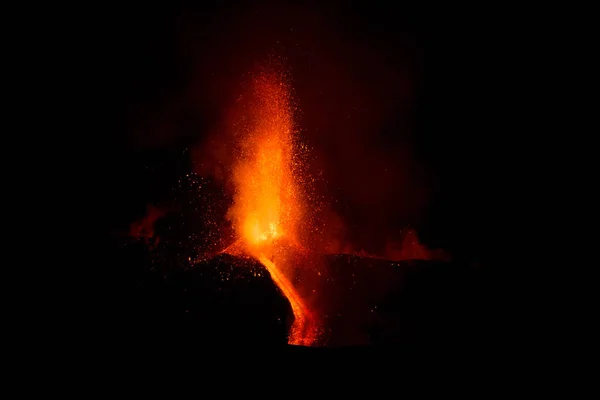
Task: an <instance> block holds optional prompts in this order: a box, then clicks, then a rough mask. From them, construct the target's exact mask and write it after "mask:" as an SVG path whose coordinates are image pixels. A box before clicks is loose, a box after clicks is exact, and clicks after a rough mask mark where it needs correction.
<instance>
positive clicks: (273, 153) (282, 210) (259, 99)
mask: <svg viewBox="0 0 600 400" xmlns="http://www.w3.org/2000/svg"><path fill="white" fill-rule="evenodd" d="M252 88H253V91H252V93H251V94H250V95H249V96H248V98H246V99H245V104H246V107H247V108H246V111H247V115H246V116H245V118H244V120H243V122H240V123H239V124H237V125H236V127H237V129H238V131H237V132H236V135H237V137H238V142H239V143H238V144H239V154H238V158H237V162H236V164H235V165H234V168H233V180H234V183H235V195H234V202H233V206H232V207H231V208H230V210H229V213H228V217H229V218H230V219H231V221H232V223H233V226H234V229H235V231H236V234H237V236H238V238H239V239H238V241H237V242H236V243H234V244H233V245H232V246H230V247H229V248H228V249H226V250H225V251H224V252H227V253H231V254H235V253H237V254H240V253H243V254H247V255H251V256H252V257H254V258H256V259H257V260H259V261H260V262H261V263H262V264H263V265H264V266H265V268H266V269H267V270H268V271H269V273H270V275H271V278H272V279H273V281H274V282H275V284H276V285H277V286H278V287H279V288H280V290H281V291H282V292H283V294H284V295H285V296H286V297H287V299H288V300H289V302H290V304H291V307H292V311H293V313H294V323H293V325H292V328H291V330H290V333H289V340H288V342H289V343H290V344H297V345H306V346H310V345H311V344H314V343H315V341H316V339H317V329H316V322H315V320H314V318H313V317H312V315H311V313H310V311H309V310H308V308H307V306H306V304H305V302H304V301H303V299H302V298H301V297H300V296H299V294H298V292H297V290H296V288H295V287H294V285H293V284H292V282H291V280H290V279H289V278H288V276H286V274H288V275H289V273H290V270H291V269H292V268H293V266H292V265H286V264H287V262H286V259H285V258H282V259H277V263H278V265H275V263H274V262H273V261H272V260H271V259H269V258H268V257H267V254H273V253H274V252H276V251H277V250H278V249H281V248H282V246H294V247H299V245H298V243H299V241H298V232H299V229H300V220H301V218H302V215H303V211H304V210H303V203H302V195H301V193H302V192H301V190H302V188H301V187H300V186H299V184H298V180H297V179H296V177H297V173H298V171H297V169H296V168H295V162H297V160H296V159H295V154H294V149H295V137H294V134H295V130H294V129H295V127H294V121H293V107H292V102H291V96H290V87H289V86H288V84H287V83H286V81H285V79H284V76H283V75H282V74H280V73H277V72H263V73H260V74H258V75H256V76H255V77H254V79H253V82H252Z"/></svg>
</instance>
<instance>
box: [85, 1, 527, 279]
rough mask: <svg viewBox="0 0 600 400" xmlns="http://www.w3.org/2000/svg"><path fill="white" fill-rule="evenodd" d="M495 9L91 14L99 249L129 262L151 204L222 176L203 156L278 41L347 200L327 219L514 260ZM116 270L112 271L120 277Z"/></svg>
mask: <svg viewBox="0 0 600 400" xmlns="http://www.w3.org/2000/svg"><path fill="white" fill-rule="evenodd" d="M496 11H497V10H489V9H485V10H484V9H480V10H478V9H474V8H468V9H467V8H461V7H454V6H448V5H446V6H438V7H437V8H435V7H425V6H414V5H407V4H404V5H398V4H394V5H391V4H390V5H385V4H384V3H380V2H369V3H368V4H352V3H346V2H328V3H327V5H326V6H323V5H317V4H316V3H310V2H306V3H295V4H294V5H289V4H286V5H281V4H280V5H275V4H269V3H268V2H260V3H254V4H246V3H221V2H214V3H208V2H203V3H202V5H193V4H190V3H184V2H169V3H165V4H159V3H157V4H156V5H143V6H139V7H134V6H123V7H110V8H105V9H99V10H97V11H95V12H91V13H90V15H89V16H88V17H85V18H84V17H82V21H83V23H82V25H86V26H85V29H86V33H87V32H90V33H91V36H90V40H88V41H86V42H85V44H83V47H85V48H84V49H82V50H84V51H85V54H90V55H91V58H89V59H86V62H89V67H90V68H89V75H87V76H85V77H84V80H83V82H82V85H83V86H84V88H85V89H86V90H87V91H88V93H89V94H91V96H90V97H91V100H90V101H89V110H88V111H89V112H90V118H89V120H88V121H90V124H89V125H88V127H89V129H88V130H87V131H86V133H85V134H82V135H86V136H87V135H89V136H90V137H91V139H92V140H89V141H88V143H89V144H88V145H86V147H85V148H86V149H89V152H90V156H93V157H92V159H93V160H95V162H94V165H93V166H92V167H91V169H90V172H93V174H94V177H95V178H94V185H93V186H94V187H93V189H92V192H91V194H90V196H91V197H92V198H93V200H94V202H95V203H97V204H98V206H97V207H96V209H97V214H95V215H96V216H95V218H97V222H94V227H96V226H97V227H99V228H98V231H100V232H103V233H104V232H106V233H107V235H105V236H103V238H104V239H102V241H101V242H98V243H97V244H101V246H100V248H104V249H106V252H105V253H102V254H98V258H99V259H103V260H104V259H105V260H106V262H108V263H114V257H115V254H118V253H117V252H116V250H114V249H115V248H117V247H119V246H120V241H121V240H122V233H123V232H126V231H127V230H128V229H129V226H130V224H131V222H133V221H136V220H139V219H141V218H142V217H143V216H144V215H145V213H146V211H147V208H146V207H147V205H148V204H165V203H166V204H172V203H173V200H172V199H173V190H172V189H173V187H174V186H176V185H177V181H178V179H179V178H180V177H181V176H182V175H184V174H185V173H188V172H190V171H196V172H199V173H201V174H207V173H208V174H209V175H210V172H211V171H212V170H209V171H206V170H202V169H198V160H202V159H205V160H207V163H208V164H210V163H216V162H215V160H214V159H213V158H211V157H212V155H211V154H210V146H209V144H210V143H211V142H210V141H211V140H213V139H214V138H218V137H219V124H220V121H221V120H222V116H223V113H224V112H226V109H227V107H228V106H229V104H230V102H231V99H233V98H235V95H236V90H237V85H238V83H239V77H240V76H241V75H242V74H244V73H246V72H248V71H250V70H251V69H252V68H253V66H254V63H256V62H260V61H261V60H262V59H264V58H265V57H267V56H268V55H269V54H276V55H280V56H282V57H285V58H286V60H287V63H288V65H289V66H290V71H291V74H292V77H293V81H294V82H293V83H294V90H295V95H296V99H297V101H298V103H299V108H300V110H301V114H300V115H299V119H298V122H299V125H300V128H301V129H302V134H303V135H304V137H305V139H306V141H307V142H308V143H309V144H310V145H311V146H312V147H313V154H315V155H316V157H314V159H313V164H312V165H311V168H312V169H313V170H314V171H322V172H323V176H324V181H325V183H324V184H323V185H322V186H320V187H319V190H320V191H321V192H322V193H323V195H324V196H326V198H328V199H335V200H336V201H333V202H332V206H331V213H330V214H328V218H332V219H333V220H335V221H337V222H336V223H337V225H336V226H338V227H339V229H338V230H337V231H336V232H343V233H342V234H341V236H343V238H342V240H343V241H348V242H349V243H351V245H352V246H353V247H355V248H357V249H358V248H366V249H370V250H373V251H374V252H376V251H377V250H378V249H381V247H382V246H383V245H384V243H385V242H386V241H387V240H389V239H390V238H392V239H393V238H394V235H395V234H396V233H397V232H398V231H399V229H401V228H403V227H405V226H406V225H407V224H410V225H411V226H413V227H415V229H416V231H417V233H418V234H419V236H420V238H421V240H422V242H424V243H425V245H427V246H429V247H435V248H443V249H445V250H447V251H448V252H450V254H451V255H452V256H453V258H454V259H455V260H460V261H464V262H466V263H478V264H481V265H483V266H484V267H485V268H488V269H495V270H502V268H503V264H502V261H503V260H504V259H505V258H506V255H507V254H508V253H510V240H511V236H510V235H511V230H512V229H513V227H514V225H513V224H512V222H511V218H510V215H511V211H509V209H510V206H508V204H512V203H511V201H509V200H508V199H510V198H513V197H514V196H513V194H512V193H511V191H510V190H509V184H510V181H511V179H512V178H511V176H513V174H509V171H513V169H512V167H511V159H510V157H508V154H509V151H510V150H511V148H512V147H513V141H512V139H511V138H512V137H513V136H510V128H509V123H508V115H509V114H510V109H511V105H510V104H511V98H514V97H515V96H517V94H513V93H510V92H509V87H510V85H508V83H509V82H510V80H511V79H512V78H511V74H510V73H509V71H510V70H511V69H512V68H514V64H515V60H514V59H512V58H511V56H509V55H508V54H510V52H509V51H507V48H508V47H509V44H508V43H509V42H510V41H509V40H508V37H509V33H507V29H508V28H507V27H506V26H505V25H503V23H502V21H503V19H502V18H503V15H504V14H503V13H501V12H500V11H497V12H496ZM86 18H87V19H86ZM87 22H89V24H87ZM207 149H208V150H207ZM94 230H96V228H94ZM121 264H122V263H121V262H119V265H121ZM110 271H111V272H110V274H109V273H107V272H104V273H103V272H99V274H101V275H104V278H106V281H108V282H110V283H109V285H110V287H113V286H118V285H119V283H118V282H119V279H121V278H122V277H121V276H120V274H119V273H117V274H114V272H115V269H114V268H111V269H110ZM123 279H125V278H123Z"/></svg>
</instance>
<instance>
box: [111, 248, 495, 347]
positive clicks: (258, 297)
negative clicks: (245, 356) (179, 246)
mask: <svg viewBox="0 0 600 400" xmlns="http://www.w3.org/2000/svg"><path fill="white" fill-rule="evenodd" d="M123 252H124V254H123V257H122V259H123V260H124V261H126V262H128V263H130V264H136V265H145V266H144V267H143V268H140V269H139V270H138V271H137V272H136V273H135V274H133V275H132V277H131V279H130V280H129V282H130V283H129V284H128V286H127V287H124V288H123V289H124V293H127V301H125V302H123V304H124V305H127V307H125V308H123V309H122V311H123V312H124V313H125V314H124V317H125V320H126V322H125V323H124V324H123V325H122V329H123V332H131V334H132V337H131V339H132V340H134V341H145V340H151V339H152V340H158V341H166V342H172V343H181V342H183V343H188V344H194V345H196V346H198V345H199V346H212V345H214V346H222V347H228V348H229V347H232V346H233V347H246V348H256V347H259V348H260V347H263V348H264V347H267V348H273V347H275V348H286V347H287V346H289V345H290V344H292V345H298V344H300V345H302V343H293V340H292V339H293V335H294V334H297V335H299V336H297V337H307V334H310V335H313V334H316V335H318V339H319V340H318V342H311V343H310V344H311V345H312V346H315V345H316V346H318V347H330V348H331V347H333V348H336V347H343V348H346V347H356V346H385V347H390V346H392V347H398V346H404V347H407V346H423V347H428V348H431V347H432V346H450V345H452V346H458V345H464V344H465V343H469V344H470V345H472V344H473V343H477V342H478V341H481V340H484V339H487V338H489V337H490V331H491V329H492V326H493V325H492V324H493V319H494V318H495V316H496V312H495V308H494V306H493V298H494V296H495V291H494V290H493V287H492V286H491V284H490V283H491V279H490V277H489V276H488V275H487V274H486V273H484V272H483V271H482V270H479V269H477V268H474V267H473V266H471V265H468V264H461V263H457V262H454V261H428V260H405V261H400V262H395V261H388V260H382V259H373V258H368V257H360V256H355V255H348V254H322V255H319V256H315V255H311V257H309V258H305V260H310V262H311V263H312V264H311V265H309V266H305V268H303V269H302V270H303V271H307V272H306V273H307V276H296V277H293V278H289V280H288V282H287V284H290V285H294V287H296V288H300V289H299V290H297V291H296V295H298V296H302V297H301V300H302V302H303V303H302V304H304V307H306V309H304V310H294V306H297V304H296V305H294V303H293V301H294V299H293V298H291V295H290V293H289V292H288V293H286V292H285V291H284V289H283V288H282V282H277V279H278V277H277V276H273V267H272V266H269V265H268V261H267V262H266V264H267V265H265V261H264V260H262V261H261V260H256V259H254V258H252V257H249V256H232V255H229V254H220V255H216V256H214V257H211V258H209V259H204V260H201V261H199V262H198V263H196V264H195V265H194V267H192V268H185V269H184V268H162V269H161V268H157V266H156V264H155V263H154V262H153V261H152V260H153V257H152V256H151V254H152V253H151V250H149V249H148V247H147V246H145V245H144V244H142V243H138V244H137V245H130V246H127V247H126V248H123ZM275 259H276V260H277V258H276V257H275ZM269 267H270V268H269ZM306 281H310V282H311V284H310V285H307V284H306V283H304V284H303V282H306ZM313 290H314V292H313ZM311 295H312V296H311ZM301 312H308V313H310V314H301ZM298 315H300V316H301V317H304V318H315V319H314V320H307V319H305V320H303V321H300V322H299V321H297V320H296V318H297V316H298ZM294 327H296V328H294ZM315 327H318V331H316V332H315V331H313V332H310V331H308V329H315ZM294 329H299V330H298V331H294ZM303 329H304V330H303ZM310 337H312V336H310Z"/></svg>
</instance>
